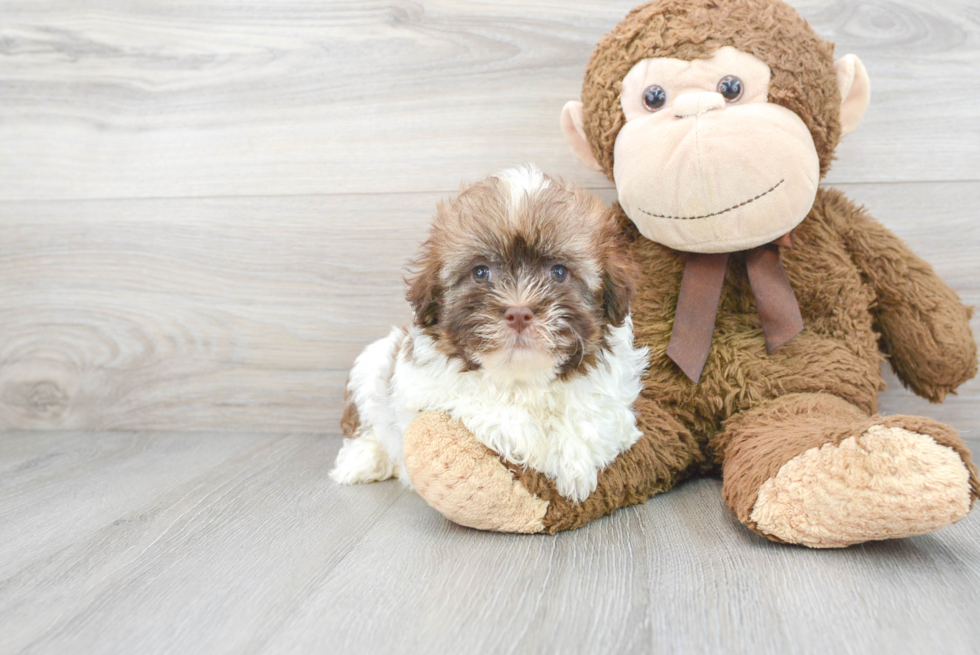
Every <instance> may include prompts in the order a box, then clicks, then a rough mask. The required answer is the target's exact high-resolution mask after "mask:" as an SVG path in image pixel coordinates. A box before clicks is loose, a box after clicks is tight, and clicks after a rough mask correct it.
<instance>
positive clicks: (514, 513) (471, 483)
mask: <svg viewBox="0 0 980 655" xmlns="http://www.w3.org/2000/svg"><path fill="white" fill-rule="evenodd" d="M404 449H405V450H404V461H405V470H406V471H407V473H408V476H409V478H410V479H411V481H412V484H413V485H415V489H416V490H417V491H418V493H419V495H421V496H422V498H423V499H425V501H426V502H427V503H428V504H429V505H431V506H432V507H433V508H435V509H436V510H438V511H439V512H440V513H441V514H442V515H443V516H445V517H446V518H447V519H449V520H450V521H453V522H454V523H459V524H461V525H465V526H469V527H471V528H477V529H480V530H495V531H498V532H524V533H531V532H542V531H543V530H544V528H545V525H544V517H545V513H546V512H547V510H548V502H547V501H545V500H542V499H541V498H539V497H537V496H535V495H534V494H532V493H531V492H529V491H528V490H527V489H526V488H525V487H524V485H522V484H521V483H520V482H519V481H517V480H515V479H514V476H513V474H512V473H511V471H510V469H508V468H507V467H506V466H504V465H503V463H501V461H500V458H499V457H498V456H497V454H496V453H494V452H493V451H492V450H490V449H489V448H487V447H486V446H484V445H483V444H481V443H480V442H479V441H477V440H476V438H475V437H474V436H473V435H472V433H470V431H469V430H467V429H466V428H465V427H463V425H462V423H460V422H459V421H454V420H452V419H450V418H449V416H447V415H446V414H441V413H437V412H426V413H424V414H422V415H421V416H419V417H418V418H417V419H415V420H414V421H413V422H412V424H411V425H409V427H408V429H407V430H406V431H405V441H404Z"/></svg>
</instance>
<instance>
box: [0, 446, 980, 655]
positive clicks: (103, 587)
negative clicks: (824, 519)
mask: <svg viewBox="0 0 980 655" xmlns="http://www.w3.org/2000/svg"><path fill="white" fill-rule="evenodd" d="M339 441H340V440H339V439H337V438H336V437H323V436H316V435H308V434H210V435H206V436H201V435H191V434H188V433H186V432H158V433H149V432H111V433H76V432H44V433H39V432H27V431H22V432H12V433H10V434H8V435H6V436H5V437H4V438H3V439H2V440H0V489H2V490H3V493H2V496H0V526H2V538H0V634H2V638H0V652H3V653H19V652H22V653H140V654H141V655H145V654H150V653H196V652H207V653H274V654H278V653H318V652H326V653H335V652H336V653H340V652H344V653H375V652H404V653H420V652H426V653H429V652H432V653H466V652H486V653H505V652H506V653H540V652H554V653H579V652H581V653H594V652H606V653H640V652H651V651H653V652H658V653H659V652H675V653H722V652H725V653H760V652H767V653H768V652H772V653H775V652H779V653H884V652H889V653H975V652H976V644H977V643H978V640H980V549H978V547H977V543H978V541H980V513H977V512H974V513H972V514H971V515H969V516H968V517H967V518H966V519H964V520H963V521H961V522H960V523H958V524H956V525H953V526H950V527H948V528H946V529H943V530H940V531H938V532H936V533H933V534H930V535H925V536H921V537H915V538H911V539H905V540H897V541H889V542H881V543H875V544H868V545H864V546H859V547H854V548H850V549H847V550H843V551H814V550H807V549H804V548H797V547H787V546H780V545H777V544H773V543H770V542H768V541H766V540H764V539H761V538H759V537H756V536H755V535H752V534H751V533H749V532H747V531H746V530H744V529H743V528H742V527H741V526H740V525H739V524H737V523H736V522H735V520H734V519H733V518H732V517H731V515H730V514H729V513H728V511H727V509H725V507H724V506H723V505H722V503H721V500H720V483H719V482H718V481H717V480H697V481H693V482H689V483H686V484H684V485H682V486H681V487H680V488H678V489H675V490H674V491H672V492H670V493H669V494H665V495H663V496H660V497H658V498H655V499H653V500H651V501H650V502H648V503H646V504H645V505H642V506H640V507H634V508H629V509H626V510H622V511H620V512H619V513H617V514H615V515H613V516H611V517H607V518H605V519H601V520H599V521H596V522H594V523H592V524H590V525H588V526H586V527H585V528H583V529H582V530H579V531H576V532H571V533H565V534H561V535H558V536H557V537H541V536H515V535H498V534H490V533H484V532H478V531H475V530H470V529H467V528H461V527H459V526H456V525H453V524H451V523H449V522H447V521H445V520H444V519H443V518H442V517H441V516H439V515H438V514H437V513H436V512H435V511H434V510H431V509H430V508H429V507H428V506H426V505H425V503H424V502H423V501H422V500H421V499H420V498H419V497H418V496H417V495H416V494H414V493H412V492H406V491H404V490H403V489H402V488H401V487H400V486H399V485H398V484H397V483H395V482H385V483H380V484H374V485H367V486H363V487H353V488H352V487H340V486H338V485H335V484H333V483H332V482H331V481H330V480H329V478H327V477H326V476H325V474H324V473H325V468H326V462H329V461H330V460H331V459H332V458H333V456H334V455H335V453H336V451H337V448H338V446H339ZM972 445H974V446H980V442H977V441H974V442H972Z"/></svg>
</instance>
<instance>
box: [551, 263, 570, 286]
mask: <svg viewBox="0 0 980 655" xmlns="http://www.w3.org/2000/svg"><path fill="white" fill-rule="evenodd" d="M551 279H552V280H554V281H555V282H564V281H565V280H567V279H568V269H567V268H565V267H564V266H562V265H561V264H555V265H554V266H552V267H551Z"/></svg>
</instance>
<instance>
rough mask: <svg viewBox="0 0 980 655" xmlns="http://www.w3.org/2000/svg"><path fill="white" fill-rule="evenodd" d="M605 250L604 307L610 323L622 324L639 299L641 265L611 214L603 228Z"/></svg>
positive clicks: (617, 325)
mask: <svg viewBox="0 0 980 655" xmlns="http://www.w3.org/2000/svg"><path fill="white" fill-rule="evenodd" d="M602 232H603V236H604V242H605V246H606V247H605V249H604V250H605V253H604V255H605V256H604V257H603V269H604V270H603V274H602V307H603V311H604V312H605V314H606V318H607V319H608V320H609V323H610V324H612V325H613V326H614V327H620V326H621V325H622V324H623V321H625V320H626V316H627V315H628V314H629V312H630V305H631V304H632V303H633V300H634V299H635V298H636V278H637V276H638V275H639V267H638V266H637V265H636V262H634V261H633V258H632V256H631V255H630V248H629V243H628V241H627V238H626V235H624V234H623V233H622V230H621V229H620V227H619V224H618V221H617V219H616V217H615V215H610V216H609V220H608V226H607V229H604V230H603V231H602Z"/></svg>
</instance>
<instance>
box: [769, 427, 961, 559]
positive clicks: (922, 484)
mask: <svg viewBox="0 0 980 655" xmlns="http://www.w3.org/2000/svg"><path fill="white" fill-rule="evenodd" d="M969 510H970V484H969V473H968V472H967V469H966V466H964V464H963V460H961V459H960V456H959V455H958V454H956V452H955V451H953V449H951V448H948V447H946V446H940V445H939V444H937V443H936V442H935V441H934V440H933V439H932V437H929V436H926V435H923V434H919V433H917V432H911V431H909V430H905V429H904V428H899V427H885V426H882V425H875V426H872V427H870V428H868V431H867V432H865V433H864V434H863V435H861V436H859V437H850V438H849V439H845V440H844V441H842V442H841V443H840V444H839V445H837V446H834V445H832V444H826V445H824V446H822V447H820V448H813V449H811V450H808V451H806V452H805V453H803V454H801V455H797V456H796V457H794V458H793V459H791V460H790V461H788V462H787V463H786V464H784V465H783V467H782V468H781V469H779V472H778V473H777V474H776V476H775V477H773V478H770V479H768V480H766V482H765V483H763V485H762V487H761V488H760V489H759V496H758V498H757V499H756V502H755V506H754V507H753V508H752V514H751V517H750V518H751V520H752V521H754V522H755V523H756V525H757V527H758V529H759V530H760V531H761V532H763V533H765V534H769V535H772V536H774V537H777V538H778V539H781V540H782V541H786V542H790V543H797V544H803V545H805V546H811V547H814V548H841V547H844V546H850V545H851V544H856V543H861V542H864V541H872V540H877V539H892V538H896V537H908V536H911V535H916V534H922V533H924V532H930V531H932V530H935V529H937V528H941V527H943V526H945V525H949V524H950V523H953V522H954V521H958V520H960V519H961V518H963V517H964V516H966V514H967V512H969Z"/></svg>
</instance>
